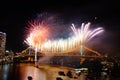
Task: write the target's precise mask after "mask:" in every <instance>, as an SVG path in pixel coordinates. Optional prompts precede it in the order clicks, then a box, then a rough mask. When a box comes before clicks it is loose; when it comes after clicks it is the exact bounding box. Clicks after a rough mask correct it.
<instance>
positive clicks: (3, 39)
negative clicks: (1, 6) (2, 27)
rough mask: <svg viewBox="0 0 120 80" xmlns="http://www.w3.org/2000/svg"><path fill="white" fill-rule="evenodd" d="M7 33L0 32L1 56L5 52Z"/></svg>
mask: <svg viewBox="0 0 120 80" xmlns="http://www.w3.org/2000/svg"><path fill="white" fill-rule="evenodd" d="M5 44H6V33H3V32H0V56H2V55H4V53H5Z"/></svg>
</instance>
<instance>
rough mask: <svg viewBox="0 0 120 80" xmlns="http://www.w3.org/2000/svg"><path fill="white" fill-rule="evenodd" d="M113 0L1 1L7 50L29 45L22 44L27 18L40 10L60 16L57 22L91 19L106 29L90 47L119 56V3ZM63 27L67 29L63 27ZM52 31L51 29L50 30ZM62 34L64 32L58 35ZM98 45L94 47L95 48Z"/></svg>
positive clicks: (0, 25) (1, 23)
mask: <svg viewBox="0 0 120 80" xmlns="http://www.w3.org/2000/svg"><path fill="white" fill-rule="evenodd" d="M114 1H115V0H110V1H109V0H79V1H75V0H74V1H69V0H68V1H65V0H59V1H58V0H56V1H47V0H44V1H43V2H40V1H37V0H35V1H33V2H32V1H29V0H28V1H15V2H14V1H13V2H10V1H9V2H7V1H5V2H1V3H0V31H2V32H5V33H6V34H7V42H6V49H8V50H13V51H14V52H20V51H22V50H24V49H26V48H27V47H28V46H27V45H26V44H25V43H24V39H25V27H27V25H28V21H30V20H33V19H35V18H36V17H37V15H39V14H42V13H48V14H49V13H52V15H59V18H58V19H60V20H58V21H60V24H61V23H62V25H66V26H68V27H69V26H70V24H72V23H75V24H78V25H81V23H83V22H85V23H86V22H91V24H93V25H95V26H101V27H103V28H104V29H105V32H104V33H103V34H102V35H100V37H96V38H95V39H92V41H90V44H93V45H91V46H90V47H92V48H93V49H95V50H97V51H99V52H101V53H103V54H110V55H120V54H119V53H120V47H119V46H120V42H119V41H120V32H119V30H120V13H119V11H120V6H119V4H118V3H119V2H114ZM62 29H67V28H65V26H63V28H62ZM53 32H54V31H53ZM59 35H60V36H63V37H65V34H59ZM96 46H97V47H96Z"/></svg>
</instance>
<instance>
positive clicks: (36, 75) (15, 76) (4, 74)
mask: <svg viewBox="0 0 120 80" xmlns="http://www.w3.org/2000/svg"><path fill="white" fill-rule="evenodd" d="M31 65H33V64H5V65H0V80H28V77H29V76H32V79H33V80H46V79H45V73H44V72H43V71H42V70H41V69H38V68H36V67H34V66H31Z"/></svg>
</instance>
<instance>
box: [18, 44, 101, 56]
mask: <svg viewBox="0 0 120 80" xmlns="http://www.w3.org/2000/svg"><path fill="white" fill-rule="evenodd" d="M82 47H83V55H81V54H80V46H79V47H75V48H72V49H68V50H65V51H55V52H52V51H38V52H37V56H46V55H47V56H53V55H54V56H78V57H84V58H85V57H86V58H87V57H88V58H97V57H102V53H100V52H98V51H95V50H93V49H91V48H88V47H86V46H82ZM20 56H35V50H34V49H32V48H30V47H28V48H27V49H25V50H23V51H22V52H21V54H20Z"/></svg>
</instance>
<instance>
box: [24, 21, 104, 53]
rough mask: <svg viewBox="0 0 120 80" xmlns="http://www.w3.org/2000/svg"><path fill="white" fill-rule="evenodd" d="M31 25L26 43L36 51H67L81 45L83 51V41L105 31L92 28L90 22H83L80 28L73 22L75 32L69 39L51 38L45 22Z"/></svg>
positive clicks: (72, 27)
mask: <svg viewBox="0 0 120 80" xmlns="http://www.w3.org/2000/svg"><path fill="white" fill-rule="evenodd" d="M31 26H32V28H31V29H30V34H29V35H28V37H27V39H26V43H27V44H28V45H29V46H31V47H33V48H35V49H36V51H37V50H39V51H40V52H44V53H47V52H51V53H59V52H65V51H67V50H70V49H73V48H76V47H79V46H81V51H82V45H83V43H85V42H88V41H89V40H91V39H92V38H93V37H95V36H97V35H98V34H100V33H102V32H103V31H104V30H103V28H102V27H99V28H96V29H94V30H90V29H89V27H90V23H87V24H85V23H82V25H81V27H80V28H78V29H77V28H76V27H75V25H74V24H72V26H71V29H72V31H73V33H74V35H73V36H70V37H68V38H67V39H58V40H49V39H48V36H49V30H48V29H47V28H46V27H45V26H44V25H43V24H40V23H39V24H31ZM81 54H82V52H81Z"/></svg>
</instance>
